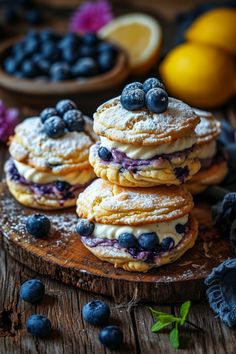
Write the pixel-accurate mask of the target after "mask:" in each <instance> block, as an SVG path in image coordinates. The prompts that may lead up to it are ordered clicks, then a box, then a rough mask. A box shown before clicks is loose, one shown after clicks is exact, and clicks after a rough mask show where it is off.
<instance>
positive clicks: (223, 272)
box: [205, 258, 236, 327]
mask: <svg viewBox="0 0 236 354" xmlns="http://www.w3.org/2000/svg"><path fill="white" fill-rule="evenodd" d="M205 285H206V286H207V291H206V295H207V298H208V302H209V305H210V307H211V308H212V310H213V311H214V312H215V313H216V315H217V316H218V317H219V318H220V319H221V320H222V321H223V322H224V323H225V324H226V325H227V326H228V327H236V258H233V259H229V260H226V261H224V262H223V263H221V264H220V265H219V266H218V267H216V268H214V269H213V270H212V272H211V273H210V274H209V275H208V277H207V278H206V280H205Z"/></svg>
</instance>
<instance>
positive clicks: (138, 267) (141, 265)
mask: <svg viewBox="0 0 236 354" xmlns="http://www.w3.org/2000/svg"><path fill="white" fill-rule="evenodd" d="M197 235H198V223H197V221H196V219H195V218H194V217H192V216H190V222H189V231H188V233H187V234H186V235H185V237H184V239H183V241H181V242H180V243H179V245H177V247H175V248H174V249H173V250H171V251H170V252H165V253H163V254H162V255H161V256H160V257H159V258H157V259H156V260H155V263H146V262H144V261H141V260H136V259H134V258H133V257H132V256H131V255H130V254H129V253H128V252H125V251H124V250H118V249H116V248H114V247H112V246H111V247H108V246H106V247H104V246H97V247H88V246H87V245H86V244H85V247H86V248H88V249H89V251H90V252H92V253H93V254H94V255H95V256H96V257H98V258H99V259H101V260H102V261H106V262H110V263H113V264H114V265H115V268H123V269H124V270H127V271H130V272H143V273H145V272H147V271H148V270H149V269H151V268H154V267H160V266H162V265H164V264H169V263H172V262H175V261H176V260H177V259H178V258H180V257H181V256H182V255H183V254H184V253H185V252H186V251H187V250H188V249H190V248H192V247H193V246H194V243H195V241H196V238H197Z"/></svg>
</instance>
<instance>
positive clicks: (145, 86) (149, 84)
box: [143, 77, 165, 93]
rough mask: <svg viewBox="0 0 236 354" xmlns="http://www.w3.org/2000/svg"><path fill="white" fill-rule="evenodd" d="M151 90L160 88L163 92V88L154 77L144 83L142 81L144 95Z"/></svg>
mask: <svg viewBox="0 0 236 354" xmlns="http://www.w3.org/2000/svg"><path fill="white" fill-rule="evenodd" d="M153 88H161V89H162V90H164V91H165V86H164V85H163V83H162V82H161V81H160V80H158V79H156V78H155V77H151V78H149V79H147V80H146V81H144V83H143V90H144V91H145V92H146V93H147V92H148V91H149V90H151V89H153Z"/></svg>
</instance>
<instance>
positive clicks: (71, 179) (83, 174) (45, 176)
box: [13, 160, 94, 185]
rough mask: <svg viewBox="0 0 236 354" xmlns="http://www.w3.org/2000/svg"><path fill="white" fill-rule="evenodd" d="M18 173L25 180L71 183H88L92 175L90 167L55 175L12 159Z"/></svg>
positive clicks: (44, 182) (41, 182) (39, 182)
mask: <svg viewBox="0 0 236 354" xmlns="http://www.w3.org/2000/svg"><path fill="white" fill-rule="evenodd" d="M13 162H14V164H15V166H16V168H17V170H18V172H19V174H20V175H21V176H22V177H24V178H25V179H26V180H27V181H30V182H33V183H37V184H47V183H52V182H55V181H64V182H68V183H70V184H71V185H77V184H80V185H83V184H86V183H88V182H89V181H90V180H91V179H92V178H93V177H94V172H93V170H92V169H89V170H82V171H75V172H70V173H68V174H66V175H55V174H53V173H48V172H40V171H38V170H36V169H35V168H34V167H31V166H28V165H25V164H23V163H22V162H19V161H16V160H13Z"/></svg>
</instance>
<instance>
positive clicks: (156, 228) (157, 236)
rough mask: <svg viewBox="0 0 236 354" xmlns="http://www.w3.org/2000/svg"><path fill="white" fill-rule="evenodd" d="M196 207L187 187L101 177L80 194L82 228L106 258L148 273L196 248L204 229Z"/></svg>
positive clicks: (87, 243) (88, 244) (82, 234)
mask: <svg viewBox="0 0 236 354" xmlns="http://www.w3.org/2000/svg"><path fill="white" fill-rule="evenodd" d="M192 208H193V201H192V196H191V194H190V193H189V192H188V191H187V189H186V188H185V187H182V186H169V187H167V186H158V187H155V188H127V187H121V186H118V185H114V184H112V183H110V182H108V181H105V180H102V179H97V180H95V181H94V182H92V184H90V185H89V186H88V187H87V188H86V189H85V190H84V191H83V192H82V193H81V194H80V195H79V197H78V201H77V214H78V216H79V220H78V224H77V228H76V230H77V232H78V234H79V235H80V238H81V241H82V243H83V244H84V246H85V247H87V248H88V249H89V250H90V251H91V252H92V253H93V254H94V255H95V256H97V257H98V258H100V259H101V260H104V261H107V262H110V263H113V264H114V265H115V267H121V268H123V269H124V270H128V271H137V272H147V271H148V270H149V269H151V268H153V267H159V266H162V265H164V264H168V263H171V262H174V261H175V260H177V259H178V258H179V257H181V256H182V255H183V254H184V253H185V252H186V251H187V250H188V249H189V248H191V247H193V245H194V243H195V240H196V237H197V233H198V227H197V222H196V220H195V219H194V217H193V216H191V214H190V213H191V210H192Z"/></svg>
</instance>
